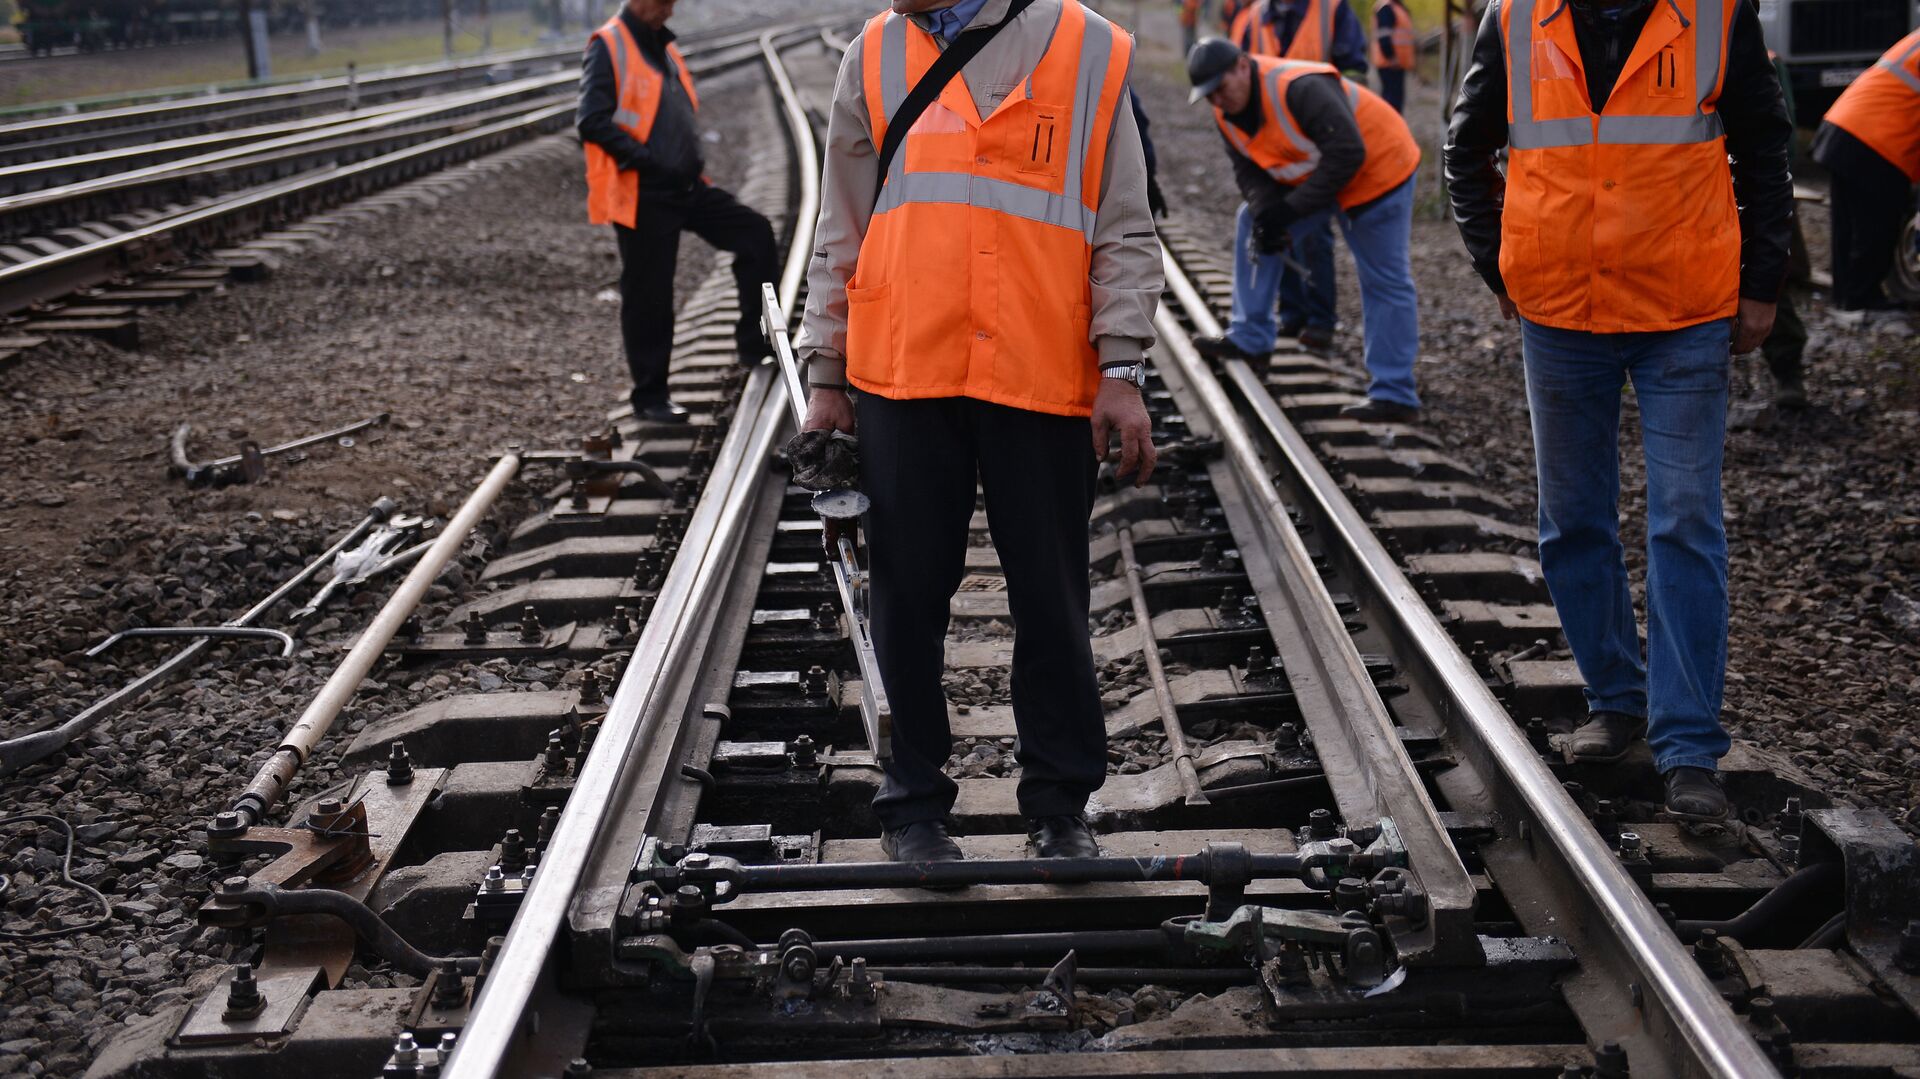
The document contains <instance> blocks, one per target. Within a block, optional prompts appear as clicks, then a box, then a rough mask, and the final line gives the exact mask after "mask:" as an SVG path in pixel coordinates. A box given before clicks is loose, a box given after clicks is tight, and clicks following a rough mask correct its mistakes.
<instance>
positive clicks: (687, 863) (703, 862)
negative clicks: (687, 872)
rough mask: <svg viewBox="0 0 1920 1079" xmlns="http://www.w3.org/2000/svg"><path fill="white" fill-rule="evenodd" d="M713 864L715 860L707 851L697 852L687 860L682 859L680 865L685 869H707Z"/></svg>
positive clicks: (688, 856) (686, 858)
mask: <svg viewBox="0 0 1920 1079" xmlns="http://www.w3.org/2000/svg"><path fill="white" fill-rule="evenodd" d="M712 864H713V859H712V858H711V857H709V856H708V855H707V853H706V852H705V851H698V850H697V851H694V852H693V853H692V854H689V855H687V856H686V857H685V858H682V859H680V865H681V867H682V868H683V869H705V868H707V867H708V866H710V865H712Z"/></svg>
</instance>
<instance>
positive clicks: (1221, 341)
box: [1193, 337, 1259, 360]
mask: <svg viewBox="0 0 1920 1079" xmlns="http://www.w3.org/2000/svg"><path fill="white" fill-rule="evenodd" d="M1193 350H1194V351H1195V352H1198V353H1199V354H1200V355H1202V356H1205V357H1206V358H1207V359H1209V360H1255V359H1258V358H1259V357H1257V356H1255V355H1254V354H1253V353H1251V352H1248V351H1247V350H1246V349H1244V348H1241V347H1240V346H1239V345H1236V344H1234V343H1233V342H1232V341H1229V340H1227V339H1226V338H1225V337H1196V338H1194V339H1193Z"/></svg>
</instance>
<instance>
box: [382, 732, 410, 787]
mask: <svg viewBox="0 0 1920 1079" xmlns="http://www.w3.org/2000/svg"><path fill="white" fill-rule="evenodd" d="M411 782H413V758H412V757H411V756H409V755H408V753H407V743H406V742H404V741H397V740H396V741H395V742H394V743H393V745H392V746H390V747H389V748H388V750H387V784H388V785H389V786H394V787H403V786H405V785H407V784H408V783H411Z"/></svg>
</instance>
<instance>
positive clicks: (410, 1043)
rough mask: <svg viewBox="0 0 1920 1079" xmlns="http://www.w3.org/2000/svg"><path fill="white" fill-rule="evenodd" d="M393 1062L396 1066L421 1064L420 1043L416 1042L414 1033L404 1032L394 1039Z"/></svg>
mask: <svg viewBox="0 0 1920 1079" xmlns="http://www.w3.org/2000/svg"><path fill="white" fill-rule="evenodd" d="M393 1062H394V1063H395V1064H418V1063H420V1043H419V1042H418V1041H415V1040H414V1037H413V1032H412V1031H410V1030H403V1031H401V1032H400V1036H399V1037H397V1038H395V1039H393Z"/></svg>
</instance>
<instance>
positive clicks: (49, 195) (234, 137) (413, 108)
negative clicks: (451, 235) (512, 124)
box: [0, 71, 579, 213]
mask: <svg viewBox="0 0 1920 1079" xmlns="http://www.w3.org/2000/svg"><path fill="white" fill-rule="evenodd" d="M578 82H579V76H578V75H576V74H574V73H573V72H570V71H568V72H559V73H553V74H546V75H532V76H529V77H527V78H524V79H516V80H514V81H513V82H507V83H500V84H498V85H494V86H487V87H481V88H477V89H471V90H458V91H453V92H450V93H445V94H436V95H433V96H431V97H427V98H423V99H420V100H415V101H405V102H394V103H392V104H387V105H380V106H377V107H375V108H372V109H366V110H363V111H361V112H357V113H354V114H352V115H341V116H327V117H313V118H310V119H306V120H297V121H291V122H288V123H284V124H271V125H267V126H265V127H259V128H245V129H242V130H238V131H232V132H222V133H219V134H214V135H201V136H196V137H194V138H191V139H181V140H176V143H175V145H176V146H177V147H178V148H179V149H180V150H181V153H182V156H178V157H174V158H171V159H168V160H164V161H158V162H156V163H154V164H150V165H141V166H136V167H134V168H125V169H119V170H116V171H110V172H105V173H102V174H101V175H97V176H92V177H89V178H87V179H84V180H73V181H69V182H67V183H62V184H54V185H50V186H45V187H29V188H25V189H19V185H18V184H17V183H16V184H13V185H11V186H14V187H16V189H17V190H16V193H15V194H11V195H6V196H0V213H11V212H14V211H17V210H22V209H27V208H29V207H34V206H39V205H42V204H45V203H50V202H63V201H67V200H70V199H74V198H77V197H79V196H81V195H89V194H97V193H100V192H104V191H111V190H114V189H117V188H123V187H128V186H131V185H133V184H136V183H141V182H146V181H151V180H157V179H167V178H172V177H176V176H178V175H181V174H185V173H196V172H204V171H207V170H208V169H209V168H210V167H211V166H214V165H218V164H220V163H221V162H235V161H238V160H239V159H242V158H246V159H252V158H254V157H256V156H257V155H259V154H263V153H266V152H269V151H273V150H285V149H291V148H294V147H302V146H308V145H311V144H313V143H316V142H324V141H327V140H330V139H338V138H340V137H342V136H346V135H353V134H358V133H364V132H371V131H379V130H381V129H384V128H395V127H399V126H401V125H404V124H409V123H417V122H420V121H425V120H431V119H433V118H435V117H439V116H442V115H447V114H452V113H456V112H458V111H461V110H465V109H472V108H476V107H479V106H482V105H486V104H488V103H490V102H494V101H502V100H506V99H511V98H516V97H524V96H526V95H529V94H541V93H546V94H549V95H551V94H552V93H553V92H555V91H559V90H562V89H564V90H567V91H571V90H572V89H573V87H574V86H576V85H577V84H578ZM214 142H228V143H235V144H236V145H229V146H224V147H222V148H220V149H217V150H207V151H204V152H201V153H192V152H191V147H190V146H189V145H184V144H192V143H214ZM168 148H169V147H168V145H167V144H157V145H155V144H150V145H145V146H140V147H138V148H135V149H132V150H126V149H121V150H104V151H100V152H97V153H91V154H81V155H77V156H75V157H63V158H54V159H51V160H47V161H33V162H28V163H26V164H21V165H7V166H0V183H8V182H9V181H16V180H19V179H20V178H23V177H24V178H27V179H28V180H29V181H30V180H31V178H33V177H34V176H36V175H40V174H50V173H55V172H59V171H61V170H69V169H74V168H78V167H83V166H87V165H93V164H107V163H111V162H112V161H113V159H115V158H127V157H136V156H151V155H154V154H157V153H160V152H163V151H165V150H167V149H168ZM248 163H249V164H252V163H255V162H253V161H251V160H249V162H248Z"/></svg>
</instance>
